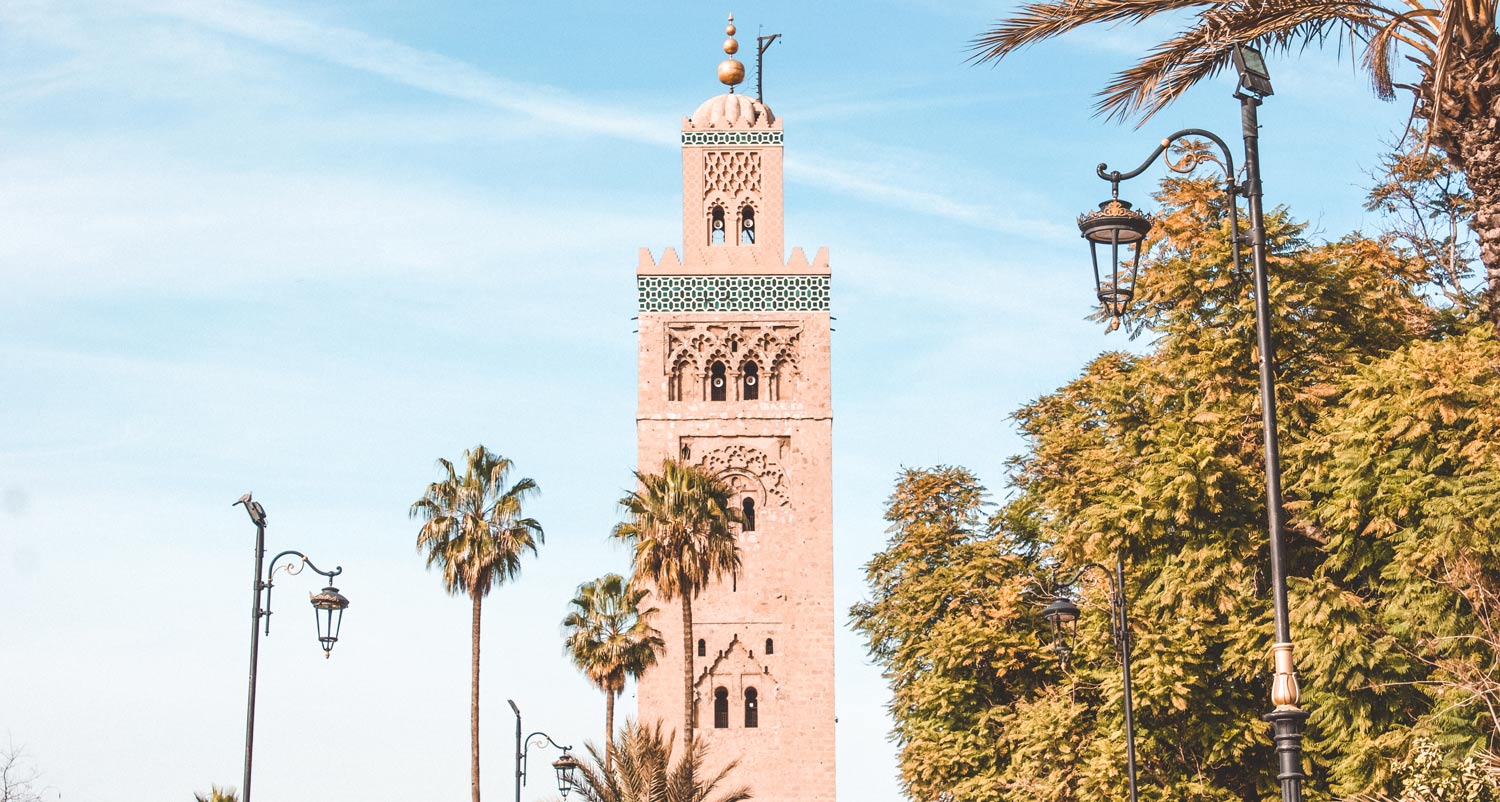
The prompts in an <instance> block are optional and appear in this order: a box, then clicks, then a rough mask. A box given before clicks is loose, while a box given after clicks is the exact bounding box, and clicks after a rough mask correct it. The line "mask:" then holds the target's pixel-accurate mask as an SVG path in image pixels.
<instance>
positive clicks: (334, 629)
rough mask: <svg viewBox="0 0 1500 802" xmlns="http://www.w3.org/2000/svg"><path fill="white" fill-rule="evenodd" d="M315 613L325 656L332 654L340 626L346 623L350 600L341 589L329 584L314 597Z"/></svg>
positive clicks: (319, 638)
mask: <svg viewBox="0 0 1500 802" xmlns="http://www.w3.org/2000/svg"><path fill="white" fill-rule="evenodd" d="M312 606H313V615H314V616H315V617H316V618H317V619H318V642H319V643H321V644H323V656H324V658H328V657H331V656H332V653H333V645H334V644H335V643H338V641H339V627H340V626H342V625H343V623H344V610H345V609H347V608H348V607H349V600H348V599H346V598H344V594H342V593H339V589H338V588H336V587H334V586H332V585H329V586H328V587H326V588H323V589H322V590H321V591H319V592H318V593H317V595H315V596H313V597H312Z"/></svg>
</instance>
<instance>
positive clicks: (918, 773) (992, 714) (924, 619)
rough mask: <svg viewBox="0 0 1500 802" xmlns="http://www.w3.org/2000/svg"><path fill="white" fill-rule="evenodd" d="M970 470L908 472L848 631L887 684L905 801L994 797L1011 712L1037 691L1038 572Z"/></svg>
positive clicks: (899, 481) (892, 504)
mask: <svg viewBox="0 0 1500 802" xmlns="http://www.w3.org/2000/svg"><path fill="white" fill-rule="evenodd" d="M985 506H986V503H985V490H984V488H983V487H982V486H981V485H980V484H979V482H978V480H977V479H975V477H974V475H973V474H971V473H970V472H969V471H967V470H965V469H963V468H959V467H949V466H940V467H937V468H933V469H931V470H915V469H908V470H906V471H904V472H902V474H901V476H900V477H899V478H898V479H897V482H896V490H895V492H894V493H892V495H891V497H890V500H889V502H888V506H887V508H886V513H885V519H886V520H887V521H889V522H890V524H891V525H890V528H889V529H887V530H886V531H887V532H888V533H889V535H890V540H889V542H888V545H887V548H886V549H885V551H883V552H881V553H880V554H877V555H876V556H875V558H874V559H872V560H871V561H870V562H869V564H868V565H866V567H865V570H866V577H867V579H868V581H869V584H870V599H869V600H868V601H865V602H862V603H860V604H857V605H855V607H854V609H853V611H852V618H853V623H854V628H855V630H856V631H858V632H859V633H860V634H861V635H863V636H864V638H865V640H866V643H867V644H868V648H869V651H870V654H871V656H872V657H873V658H874V659H875V661H876V662H877V663H878V664H880V666H881V667H882V668H883V670H884V674H885V677H886V679H887V680H888V681H889V683H890V685H891V701H890V703H889V705H888V708H889V710H890V711H891V715H892V717H893V718H894V719H895V722H896V724H895V733H894V734H895V738H896V742H897V743H898V744H899V745H900V746H901V782H902V785H903V787H904V788H905V789H906V793H907V796H908V797H909V798H911V799H921V800H928V799H935V798H938V797H939V796H940V795H941V794H943V793H945V792H946V793H947V794H949V795H950V797H949V798H953V799H962V800H984V799H992V798H995V796H994V794H995V792H994V789H993V786H992V784H991V782H990V781H991V780H992V779H994V778H995V777H997V776H999V775H1000V774H1002V773H1003V772H1002V771H1001V770H1000V766H999V764H1000V763H1001V762H1002V761H1004V760H1005V759H1006V756H1005V755H1003V754H1001V753H999V752H997V751H996V749H995V747H994V745H995V744H996V743H997V742H998V741H999V740H1000V739H1001V738H1002V737H1003V734H1004V731H1005V729H1006V728H1007V727H1008V726H1009V725H1010V722H1011V721H1012V720H1013V717H1014V715H1015V709H1014V707H1013V705H1014V704H1015V703H1017V702H1019V701H1020V700H1021V699H1023V698H1024V697H1025V696H1027V695H1028V694H1030V693H1033V692H1036V691H1038V690H1040V689H1041V688H1042V687H1043V683H1044V681H1045V675H1044V671H1043V670H1042V668H1041V666H1040V665H1039V664H1038V662H1037V661H1036V660H1035V659H1033V656H1034V654H1035V651H1036V644H1037V628H1036V627H1035V626H1030V625H1029V622H1031V621H1032V620H1033V619H1034V618H1035V616H1034V615H1033V612H1032V610H1033V607H1035V606H1036V605H1034V604H1033V603H1032V597H1033V588H1032V586H1031V582H1030V577H1031V576H1032V575H1033V574H1034V573H1035V572H1036V570H1037V568H1038V566H1037V561H1036V555H1035V551H1034V549H1032V548H1031V547H1030V546H1029V544H1027V543H1025V542H1024V541H1022V540H1018V539H1016V538H1011V537H1008V536H1007V532H1006V530H1005V529H1004V528H1001V527H999V526H997V524H998V523H999V519H995V520H994V521H991V520H989V519H988V516H986V514H985V510H984V508H985Z"/></svg>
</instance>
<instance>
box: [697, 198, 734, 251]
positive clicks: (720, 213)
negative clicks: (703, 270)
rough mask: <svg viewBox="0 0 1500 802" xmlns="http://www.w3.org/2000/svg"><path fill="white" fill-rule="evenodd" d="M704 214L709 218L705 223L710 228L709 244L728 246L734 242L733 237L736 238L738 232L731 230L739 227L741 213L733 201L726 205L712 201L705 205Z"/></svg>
mask: <svg viewBox="0 0 1500 802" xmlns="http://www.w3.org/2000/svg"><path fill="white" fill-rule="evenodd" d="M703 213H704V216H705V217H706V218H707V219H706V220H705V221H704V222H706V223H707V226H708V243H707V244H709V245H728V244H730V243H731V242H733V240H732V239H731V237H733V236H736V235H737V232H736V231H733V230H731V229H732V227H735V226H737V225H738V222H737V221H738V220H739V211H738V207H736V206H734V205H733V202H732V201H731V202H727V203H726V202H724V201H722V200H710V201H709V202H708V203H706V204H704V207H703Z"/></svg>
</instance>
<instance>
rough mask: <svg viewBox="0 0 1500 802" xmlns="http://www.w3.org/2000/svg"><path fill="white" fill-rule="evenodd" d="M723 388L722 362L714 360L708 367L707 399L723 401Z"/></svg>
mask: <svg viewBox="0 0 1500 802" xmlns="http://www.w3.org/2000/svg"><path fill="white" fill-rule="evenodd" d="M725 389H726V388H725V386H724V363H723V362H715V363H714V364H713V367H711V368H709V369H708V400H710V401H723V400H724V397H725V395H724V391H725Z"/></svg>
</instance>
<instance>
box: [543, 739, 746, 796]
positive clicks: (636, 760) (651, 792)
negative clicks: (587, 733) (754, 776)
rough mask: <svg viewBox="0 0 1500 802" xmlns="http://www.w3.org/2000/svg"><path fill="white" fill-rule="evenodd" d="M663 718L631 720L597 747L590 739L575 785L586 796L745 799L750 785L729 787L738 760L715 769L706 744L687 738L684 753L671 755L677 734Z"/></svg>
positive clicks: (580, 793) (573, 786) (574, 787)
mask: <svg viewBox="0 0 1500 802" xmlns="http://www.w3.org/2000/svg"><path fill="white" fill-rule="evenodd" d="M661 727H662V725H661V722H660V721H658V722H656V723H655V724H653V725H651V726H647V725H644V724H636V723H635V722H630V723H627V724H626V725H625V728H624V730H622V731H621V733H620V737H619V738H611V739H610V740H609V741H608V742H606V743H605V746H604V752H605V754H604V756H602V757H601V756H600V754H599V751H600V750H599V748H598V747H596V746H594V745H593V744H590V745H589V756H590V758H591V759H592V760H591V762H592V764H593V765H589V763H583V764H581V765H580V766H579V768H578V773H577V775H576V776H575V777H574V779H573V783H572V786H571V787H572V789H573V790H576V791H577V792H578V798H580V799H582V800H583V801H584V802H744V800H747V799H750V798H751V796H750V789H748V788H745V787H743V786H741V787H738V788H730V789H727V790H726V789H725V785H726V784H727V783H728V781H729V775H730V774H732V773H733V772H734V769H735V768H736V766H737V765H738V761H730V762H729V763H728V764H727V765H725V766H724V767H723V768H722V769H720V770H719V771H718V772H716V773H710V772H708V771H707V770H706V769H705V767H704V764H705V760H706V746H705V745H704V744H703V742H701V741H699V742H693V741H687V742H686V744H685V746H684V747H683V751H682V755H681V756H679V757H678V758H677V759H676V761H673V759H672V757H673V754H672V753H673V749H672V741H673V740H674V737H673V734H670V733H669V734H663V733H662V728H661Z"/></svg>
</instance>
